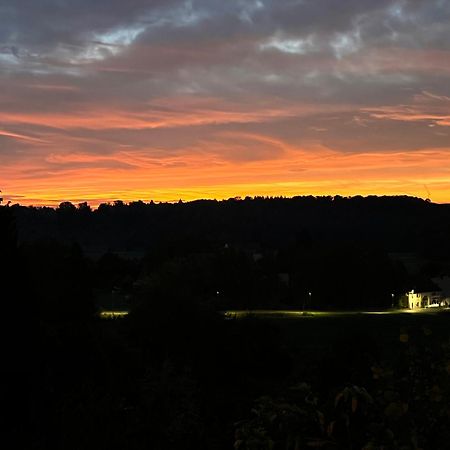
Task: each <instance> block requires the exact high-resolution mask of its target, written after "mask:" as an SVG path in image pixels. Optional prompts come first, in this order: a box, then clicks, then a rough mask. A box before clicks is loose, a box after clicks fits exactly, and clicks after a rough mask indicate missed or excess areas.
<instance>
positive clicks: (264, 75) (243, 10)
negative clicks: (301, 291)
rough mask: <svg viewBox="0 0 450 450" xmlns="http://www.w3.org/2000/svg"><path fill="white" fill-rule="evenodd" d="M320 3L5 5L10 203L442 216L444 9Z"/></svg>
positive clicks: (449, 150)
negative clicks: (350, 207) (279, 200)
mask: <svg viewBox="0 0 450 450" xmlns="http://www.w3.org/2000/svg"><path fill="white" fill-rule="evenodd" d="M332 2H333V0H315V1H314V2H313V1H309V0H308V1H305V2H301V4H300V3H299V4H296V3H295V2H288V1H280V2H276V3H273V2H268V1H265V0H260V1H239V2H229V3H227V4H226V5H224V4H223V2H222V3H220V7H219V3H217V4H216V2H215V1H212V0H211V1H209V2H202V1H192V2H187V3H186V2H181V1H178V0H173V1H172V0H171V1H169V2H159V1H157V2H154V4H152V5H149V4H148V2H145V1H143V0H134V1H133V2H132V4H131V5H129V7H127V8H125V7H124V6H123V3H122V2H119V1H118V0H109V1H106V0H96V8H93V7H92V5H91V4H90V3H89V2H87V0H86V1H85V0H82V1H80V2H78V4H77V5H75V4H72V5H66V6H65V7H64V8H65V9H64V8H62V7H61V5H59V4H57V3H55V2H53V0H49V2H47V3H48V5H47V4H45V5H41V6H38V5H37V3H36V4H32V5H31V6H30V4H29V3H27V4H26V5H25V3H24V2H22V1H21V0H18V1H16V2H13V3H11V5H10V9H8V10H5V11H6V12H5V14H3V15H2V16H0V29H1V30H3V37H2V39H3V41H4V46H3V47H2V48H1V49H0V86H1V88H0V105H1V108H0V167H1V169H0V189H1V190H2V195H3V197H4V199H5V200H6V201H11V202H13V203H16V202H19V203H21V204H24V205H29V204H33V205H58V204H59V203H60V202H62V201H72V202H74V203H79V202H82V201H88V202H89V203H91V204H92V205H93V206H95V205H98V204H99V203H101V202H104V201H112V200H116V199H121V200H124V201H131V200H138V199H141V200H144V201H149V200H151V199H153V200H155V201H175V200H178V199H183V200H192V199H198V198H218V199H222V198H229V197H234V196H242V197H243V196H246V195H250V196H255V195H284V196H293V195H335V194H340V195H373V194H378V195H386V194H389V195H396V194H399V195H404V194H406V195H413V196H418V197H422V198H431V200H432V201H434V202H439V203H447V202H448V203H450V44H449V42H450V31H449V27H447V26H445V24H446V23H447V21H446V20H447V19H446V17H447V16H448V17H450V8H448V7H447V6H446V5H445V2H435V1H430V2H426V3H425V2H423V3H421V2H419V3H421V5H420V7H419V3H417V2H412V1H410V0H405V1H403V2H396V1H389V0H386V1H384V0H383V1H380V2H372V1H369V0H359V1H358V2H353V1H349V2H343V3H339V8H338V9H336V8H335V9H333V10H331V9H330V7H329V6H330V4H331V3H332ZM8 14H11V17H8ZM0 36H1V34H0Z"/></svg>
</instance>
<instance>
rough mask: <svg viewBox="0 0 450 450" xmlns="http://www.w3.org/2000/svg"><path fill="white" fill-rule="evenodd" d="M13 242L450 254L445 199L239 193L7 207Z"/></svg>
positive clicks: (92, 247)
mask: <svg viewBox="0 0 450 450" xmlns="http://www.w3.org/2000/svg"><path fill="white" fill-rule="evenodd" d="M12 210H13V211H14V213H15V216H16V220H17V225H18V234H19V240H20V242H22V243H23V242H30V241H36V240H48V239H54V240H57V241H60V242H67V243H70V242H77V243H79V244H80V245H82V247H83V248H84V250H85V251H86V252H87V253H89V252H92V253H95V252H98V253H102V252H105V251H106V250H111V251H127V252H133V251H140V252H142V251H144V250H154V251H156V250H157V249H160V248H161V247H163V248H164V249H165V251H166V250H168V249H169V248H170V249H171V251H174V252H181V253H183V252H185V251H205V250H209V249H211V248H217V247H218V246H219V247H223V246H224V245H226V244H227V245H229V246H238V247H247V248H252V249H254V250H255V251H256V250H257V249H258V248H260V249H261V248H263V249H268V248H270V249H278V248H282V247H284V246H286V245H306V243H307V242H320V243H322V244H327V243H333V242H337V241H339V242H341V243H352V244H355V245H364V246H365V245H368V246H371V247H372V246H375V247H381V248H382V249H384V250H386V251H389V252H429V253H433V254H436V255H447V256H448V254H449V252H450V245H449V239H448V236H449V235H450V205H440V204H433V203H431V202H429V201H424V200H421V199H418V198H413V197H407V196H397V197H375V196H370V197H361V196H356V197H350V198H344V197H340V196H335V197H329V196H328V197H312V196H307V197H294V198H262V197H261V198H258V197H257V198H246V199H243V200H239V199H229V200H225V201H215V200H198V201H193V202H189V203H181V202H180V203H176V204H171V203H159V204H155V203H153V202H151V203H144V202H140V201H139V202H132V203H130V204H124V203H123V202H121V201H117V202H114V203H113V204H102V205H100V207H99V208H98V209H96V210H91V209H90V208H89V206H88V205H86V204H81V205H79V206H78V207H76V206H74V205H72V204H70V203H68V202H65V203H62V204H61V205H60V207H59V208H57V209H51V208H36V207H23V206H18V205H15V206H13V207H12Z"/></svg>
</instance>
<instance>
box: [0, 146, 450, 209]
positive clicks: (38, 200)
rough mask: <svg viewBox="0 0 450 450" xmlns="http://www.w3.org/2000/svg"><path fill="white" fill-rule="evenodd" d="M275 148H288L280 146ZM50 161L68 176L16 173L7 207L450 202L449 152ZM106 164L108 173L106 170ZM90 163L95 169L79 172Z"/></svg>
mask: <svg viewBox="0 0 450 450" xmlns="http://www.w3.org/2000/svg"><path fill="white" fill-rule="evenodd" d="M269 144H270V145H281V144H280V143H278V142H277V141H271V142H270V143H269ZM48 159H49V161H50V163H51V164H53V165H56V166H58V164H59V163H62V169H60V170H58V171H56V170H54V171H53V172H52V171H51V170H48V169H46V171H44V172H45V173H43V175H42V176H39V177H37V176H36V177H31V178H29V173H32V171H33V164H31V163H30V165H29V166H26V165H21V166H20V167H10V168H9V176H8V177H7V178H4V181H3V183H4V184H3V186H2V188H3V193H4V198H5V201H8V200H11V201H12V203H16V202H17V203H20V204H23V205H35V206H57V205H58V204H59V203H60V202H62V201H71V202H73V203H74V204H76V203H79V202H83V201H87V202H88V203H89V204H91V206H93V207H96V206H98V205H99V204H100V203H103V202H108V201H114V200H119V199H120V200H123V201H125V202H130V201H136V200H143V201H146V202H147V201H150V200H154V201H178V200H179V199H181V200H184V201H189V200H196V199H218V200H220V199H227V198H231V197H236V196H240V197H245V196H286V197H291V196H295V195H317V196H319V195H342V196H353V195H364V196H365V195H411V196H416V197H421V198H427V197H430V198H431V200H432V201H433V202H436V203H450V183H449V171H450V169H449V167H448V161H449V160H450V151H447V150H443V149H430V150H422V151H415V152H411V151H409V152H406V151H405V152H392V153H361V154H342V153H338V152H333V151H330V150H327V149H324V148H315V149H314V151H306V150H299V149H292V148H286V147H285V148H283V149H282V150H281V154H280V155H279V157H278V158H276V159H271V160H260V161H246V162H241V161H237V162H236V161H225V160H223V158H221V157H219V156H214V155H212V154H209V155H204V154H190V155H181V156H173V157H170V158H166V159H165V160H162V161H160V160H157V159H155V158H149V157H148V156H147V155H146V153H145V152H132V151H120V152H117V153H115V154H113V155H111V156H109V157H103V158H102V157H100V156H95V157H92V155H88V154H82V153H73V154H65V155H64V154H61V155H57V154H53V155H50V156H49V158H48ZM103 162H104V163H105V164H106V165H105V167H101V166H102V163H103ZM67 163H69V167H68V168H67V169H65V168H64V167H65V166H64V164H67ZM70 163H74V164H75V165H74V167H71V166H70ZM87 163H94V165H93V166H92V167H91V166H89V165H87V166H86V167H84V166H82V168H78V167H77V164H82V165H83V164H87ZM99 165H100V166H99ZM108 165H109V166H108ZM115 165H117V167H116V166H115ZM12 191H14V195H11V193H12ZM8 194H9V195H10V197H8Z"/></svg>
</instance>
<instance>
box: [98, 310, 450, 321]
mask: <svg viewBox="0 0 450 450" xmlns="http://www.w3.org/2000/svg"><path fill="white" fill-rule="evenodd" d="M449 310H450V308H424V309H390V310H384V311H292V310H287V309H254V310H245V309H244V310H227V311H222V314H223V315H224V316H225V318H226V319H243V318H244V317H261V318H274V319H311V318H319V317H345V316H358V315H365V316H379V315H395V314H435V313H439V312H442V311H449ZM128 313H129V312H128V311H126V310H122V311H114V310H103V311H101V312H100V313H99V316H100V318H101V319H122V318H124V317H126V316H127V315H128Z"/></svg>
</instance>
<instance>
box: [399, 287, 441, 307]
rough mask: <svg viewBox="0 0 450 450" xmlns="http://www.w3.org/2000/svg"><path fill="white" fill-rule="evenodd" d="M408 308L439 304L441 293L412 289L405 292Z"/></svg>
mask: <svg viewBox="0 0 450 450" xmlns="http://www.w3.org/2000/svg"><path fill="white" fill-rule="evenodd" d="M406 295H407V297H408V308H409V309H417V308H428V307H430V306H434V305H436V306H439V305H440V302H441V294H440V292H436V291H429V292H414V289H413V290H412V291H410V292H408V293H407V294H406Z"/></svg>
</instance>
